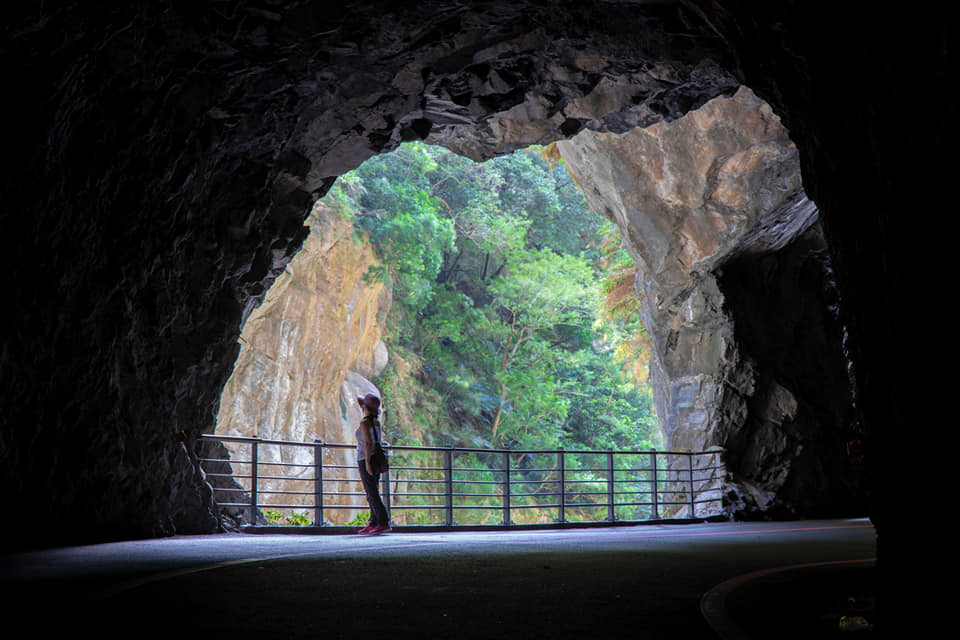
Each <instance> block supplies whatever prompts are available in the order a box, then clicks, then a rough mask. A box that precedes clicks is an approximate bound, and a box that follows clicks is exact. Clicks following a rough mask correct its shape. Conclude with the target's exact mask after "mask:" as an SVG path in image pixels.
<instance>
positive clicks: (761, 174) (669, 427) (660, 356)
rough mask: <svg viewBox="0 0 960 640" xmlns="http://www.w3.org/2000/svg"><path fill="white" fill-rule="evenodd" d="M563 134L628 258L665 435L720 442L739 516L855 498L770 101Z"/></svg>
mask: <svg viewBox="0 0 960 640" xmlns="http://www.w3.org/2000/svg"><path fill="white" fill-rule="evenodd" d="M558 146H559V148H560V150H561V153H562V154H563V156H564V158H565V160H566V162H567V166H568V168H570V170H571V172H572V173H573V174H574V175H575V176H576V178H577V181H578V182H579V184H580V185H581V187H582V188H583V190H584V194H585V196H586V198H587V200H588V202H589V203H590V205H591V207H592V208H593V209H594V210H595V211H597V212H598V213H601V214H603V215H605V216H606V217H608V218H609V219H611V220H612V221H614V222H616V223H617V224H618V226H619V227H620V229H621V231H622V233H623V237H624V239H625V245H626V247H627V249H628V251H629V252H630V254H631V255H632V256H633V257H634V260H635V261H636V263H637V266H638V275H637V283H636V284H637V289H638V294H639V295H640V297H641V300H642V309H643V320H644V326H645V327H646V329H647V331H648V332H649V334H650V336H651V337H652V342H653V345H654V352H653V353H652V354H651V356H652V357H651V361H650V379H651V386H652V387H653V389H654V397H655V402H656V407H657V414H658V417H659V419H660V422H661V426H662V428H663V430H664V434H665V436H666V440H667V446H668V448H670V449H681V450H695V451H700V450H707V449H711V448H714V447H722V448H724V449H726V450H727V452H728V453H727V455H726V456H725V458H726V464H727V473H728V476H727V478H726V481H725V482H726V487H727V490H728V500H729V501H730V503H731V504H730V507H729V508H730V509H732V510H733V511H734V512H735V513H736V514H737V515H738V516H741V517H751V516H754V517H755V516H756V515H757V514H763V515H764V516H765V517H771V516H776V515H780V516H789V515H794V514H797V513H804V514H807V515H814V514H822V515H824V514H828V513H842V512H844V511H846V510H851V509H853V510H856V509H857V508H863V504H864V503H863V496H862V493H861V491H862V485H863V482H864V478H863V474H862V470H861V469H857V468H853V467H849V466H847V465H845V464H844V462H843V461H844V460H845V459H846V452H845V451H844V447H843V443H845V442H846V441H847V440H849V439H850V438H851V437H852V434H853V433H854V429H855V426H856V425H852V424H850V420H851V412H850V407H852V405H853V397H852V383H851V381H850V380H849V378H847V377H846V371H847V361H846V359H845V357H844V355H843V351H842V344H841V338H842V332H841V326H840V323H839V319H838V318H837V313H836V308H835V307H836V305H835V295H836V292H835V288H834V283H833V282H832V272H831V269H830V265H829V259H828V257H827V253H826V245H825V242H824V240H823V236H822V233H821V232H820V227H819V224H818V222H817V209H816V207H815V206H814V204H813V203H812V202H811V201H810V200H809V199H808V198H807V197H806V195H805V193H804V191H803V186H802V184H801V178H800V167H799V158H798V156H797V151H796V148H795V146H794V145H793V143H792V142H791V141H790V139H789V137H788V135H787V131H786V129H785V128H784V127H783V126H782V125H781V124H780V121H779V118H777V117H776V116H775V115H774V114H773V113H772V111H771V109H770V107H769V106H768V105H767V104H765V103H764V102H763V101H762V100H760V99H759V98H757V97H756V96H755V95H754V94H753V93H752V92H751V91H750V90H749V89H746V88H741V89H740V90H739V91H738V92H737V93H736V95H734V96H732V97H730V98H725V97H718V98H715V99H713V100H711V101H710V102H708V103H707V104H706V105H704V106H703V107H700V108H699V109H697V110H695V111H692V112H690V113H689V114H687V115H686V116H684V117H683V118H679V119H677V120H674V121H672V122H669V123H659V124H656V125H653V126H650V127H647V128H645V129H635V130H632V131H630V132H628V133H625V134H621V135H617V134H605V133H593V132H584V133H581V134H579V135H577V136H576V137H574V138H573V139H571V140H566V141H561V142H559V143H558ZM761 324H762V325H763V327H761V326H760V325H761ZM800 477H802V478H804V480H803V482H802V483H800V482H798V480H797V478H800ZM831 479H832V480H831ZM831 482H834V483H837V484H835V486H834V490H833V492H832V493H831V495H830V498H829V499H826V500H825V499H824V496H823V493H822V492H823V490H824V488H825V487H826V486H827V485H828V484H830V483H831ZM840 486H842V488H843V490H842V491H840V490H838V489H839V487H840ZM858 505H859V507H858Z"/></svg>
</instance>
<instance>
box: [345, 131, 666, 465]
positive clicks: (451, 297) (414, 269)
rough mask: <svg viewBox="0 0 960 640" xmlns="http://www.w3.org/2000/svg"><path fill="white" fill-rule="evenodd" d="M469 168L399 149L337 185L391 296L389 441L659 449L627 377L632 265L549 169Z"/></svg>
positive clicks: (517, 156)
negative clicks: (399, 433) (397, 433)
mask: <svg viewBox="0 0 960 640" xmlns="http://www.w3.org/2000/svg"><path fill="white" fill-rule="evenodd" d="M547 151H548V152H544V149H540V148H531V149H526V150H523V151H518V152H515V153H513V154H510V155H507V156H503V157H500V158H495V159H493V160H489V161H487V162H484V163H474V162H471V161H470V160H468V159H466V158H463V157H460V156H457V155H456V154H453V153H451V152H449V151H447V150H445V149H442V148H439V147H431V146H427V145H424V144H422V143H407V144H404V145H401V146H400V147H399V148H398V149H397V150H396V151H394V152H392V153H389V154H384V155H380V156H377V157H375V158H371V159H370V160H368V161H367V162H365V163H364V164H363V165H362V166H361V167H359V168H358V169H356V170H355V171H353V172H350V173H349V174H346V175H345V176H341V177H340V178H339V179H338V181H337V183H336V184H335V185H334V188H333V189H332V190H331V192H330V194H328V196H327V199H328V200H329V201H331V202H332V203H333V204H334V205H335V206H337V207H338V208H339V209H340V210H341V211H344V212H345V215H350V216H353V219H354V224H355V228H356V229H357V232H358V233H362V234H366V235H367V236H368V237H369V239H370V241H371V242H373V244H374V246H375V248H376V250H377V252H378V254H379V255H380V257H381V259H382V262H383V264H384V265H385V267H384V268H383V269H382V270H380V271H373V272H371V273H370V274H368V276H369V277H372V278H383V279H385V280H386V281H387V282H388V283H389V284H390V286H391V287H392V288H393V290H394V299H395V304H394V305H393V307H392V309H391V311H390V315H389V318H388V327H389V340H388V346H389V348H390V352H391V366H390V367H388V369H387V370H386V371H385V372H384V374H383V376H382V379H379V380H377V381H376V382H377V383H378V384H379V385H380V386H381V388H382V389H383V390H384V393H385V394H387V395H388V398H387V402H388V403H389V405H390V406H391V407H394V408H397V409H398V412H397V411H395V412H394V413H393V414H391V422H392V424H393V426H392V429H394V430H396V429H397V428H398V427H399V428H404V430H405V434H404V439H406V440H407V441H408V442H410V443H413V442H420V443H422V444H466V445H469V446H490V447H524V448H555V447H561V446H562V447H564V448H568V449H578V448H582V449H591V448H604V449H606V448H625V447H629V448H648V447H650V446H655V445H658V444H659V442H660V436H659V432H658V429H657V427H656V421H655V418H654V416H653V412H652V406H651V404H652V403H651V399H650V391H649V389H648V388H647V387H646V385H645V383H644V381H643V380H642V379H641V377H640V376H639V375H637V374H638V372H639V371H640V370H641V369H642V366H640V364H642V362H643V361H644V350H645V348H644V343H643V329H642V326H641V325H640V324H639V316H638V314H637V313H636V309H637V300H636V297H635V294H632V297H631V294H630V293H629V292H626V293H625V291H626V290H625V288H624V282H625V278H626V277H627V276H625V273H629V269H630V260H629V258H628V257H627V256H626V254H625V252H623V250H622V249H621V248H620V243H619V236H618V235H617V230H616V227H615V226H614V225H612V224H611V223H609V222H608V221H606V220H603V219H602V218H600V217H599V216H596V215H595V214H593V213H592V212H590V210H589V208H588V207H587V205H586V202H585V201H584V199H583V196H582V194H581V193H580V190H579V187H578V186H577V185H576V183H575V182H574V181H573V179H572V177H571V176H570V174H569V173H568V172H567V171H566V170H565V168H564V167H563V166H562V161H559V162H557V161H556V156H555V154H551V153H549V150H547Z"/></svg>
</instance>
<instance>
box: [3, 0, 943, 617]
mask: <svg viewBox="0 0 960 640" xmlns="http://www.w3.org/2000/svg"><path fill="white" fill-rule="evenodd" d="M900 9H902V10H899V11H897V12H886V11H884V12H880V11H878V10H876V9H872V10H867V9H866V8H863V9H860V8H854V7H847V6H845V7H843V8H838V7H836V6H831V5H824V4H822V3H815V4H808V3H769V2H749V1H741V0H689V1H676V2H670V1H666V2H653V3H646V2H639V3H638V2H628V1H616V0H614V1H609V2H586V3H585V2H569V1H566V0H556V1H554V2H548V3H532V2H509V3H507V2H498V1H490V2H482V3H475V4H470V3H466V4H464V3H459V2H448V1H446V0H436V1H432V2H424V3H417V4H414V3H389V2H378V1H375V0H370V1H366V2H347V3H338V4H335V5H330V4H327V3H315V2H279V1H273V0H258V1H241V0H231V1H227V0H224V1H219V2H213V3H209V4H206V3H201V4H197V3H185V2H178V1H173V0H168V1H163V2H150V3H143V2H130V3H124V4H123V5H121V6H116V7H109V6H106V5H95V6H94V5H90V4H80V3H71V4H63V5H58V6H55V7H54V6H51V5H50V4H49V3H40V4H34V3H28V4H23V5H17V6H14V7H8V8H6V9H5V10H4V11H5V13H6V16H5V20H4V25H3V27H2V31H0V32H2V36H0V60H2V61H3V68H4V71H5V76H6V89H5V91H4V92H3V97H2V98H0V106H2V107H3V113H5V114H6V116H5V117H6V120H7V122H8V130H7V135H6V136H5V144H4V151H5V161H4V170H3V172H2V178H0V180H2V187H0V189H2V191H0V228H2V230H3V240H2V242H3V250H2V251H0V256H2V257H0V273H2V274H3V275H2V278H3V285H4V286H3V289H4V293H5V296H4V297H5V309H6V312H5V313H4V314H3V342H2V347H0V389H2V396H0V461H2V464H0V469H2V471H0V482H2V486H4V487H6V493H7V506H6V511H7V517H8V518H9V519H12V520H14V521H15V522H16V525H15V526H8V527H7V528H6V531H5V532H4V538H5V539H6V544H5V547H7V548H11V549H16V548H30V547H37V546H48V545H59V544H83V543H90V542H100V541H107V540H122V539H132V538H143V537H153V536H166V535H172V534H174V533H207V532H213V531H216V530H217V527H218V522H217V517H216V510H215V505H214V503H213V499H212V493H211V491H210V489H209V486H208V485H207V484H206V483H205V482H204V480H203V477H202V473H201V471H200V469H199V463H198V460H197V447H198V446H199V445H198V441H199V435H200V434H201V433H205V432H209V431H211V430H212V428H213V425H214V420H215V417H216V412H217V406H218V402H219V398H220V393H221V390H222V389H223V386H224V384H225V382H226V380H227V377H228V376H229V375H230V372H231V370H232V366H233V362H234V361H235V359H236V357H237V351H238V346H237V338H238V336H239V332H240V329H241V328H242V326H243V323H244V320H245V319H246V317H247V316H248V315H249V313H250V311H251V310H252V309H253V308H254V307H255V306H256V305H257V304H258V303H259V301H260V300H262V299H263V296H264V294H265V292H266V291H267V289H268V288H269V286H270V284H271V283H272V282H273V280H274V279H275V278H276V277H277V276H278V274H279V273H281V272H282V271H283V269H284V267H285V266H286V264H287V263H288V262H289V260H290V259H291V258H292V256H293V255H294V254H295V253H296V252H297V250H298V248H299V247H300V246H301V244H302V243H303V241H304V238H305V233H306V231H305V228H304V226H303V222H304V219H305V217H306V215H307V214H308V213H309V210H310V206H311V205H312V203H313V202H314V201H315V200H316V199H317V198H318V197H320V196H321V195H323V193H325V191H326V190H327V189H329V187H330V185H331V184H332V183H333V181H334V180H335V178H336V177H337V176H338V175H340V174H342V173H344V172H345V171H347V170H349V169H352V168H354V167H356V166H358V165H359V164H360V163H361V162H362V161H363V160H364V159H366V158H368V157H370V156H372V155H375V154H377V153H380V152H383V151H387V150H390V149H392V148H394V147H395V146H396V145H398V144H400V143H401V142H402V141H404V140H411V139H427V140H429V141H431V142H435V143H437V144H443V145H444V146H447V147H448V148H451V149H454V150H456V151H457V152H459V153H463V154H464V155H468V156H470V157H473V158H474V159H482V158H486V157H492V156H494V155H497V154H501V153H506V152H508V151H511V150H512V149H514V148H520V147H523V146H526V145H529V144H533V143H545V142H549V141H551V140H556V139H561V138H566V137H569V136H571V135H572V134H573V133H575V132H576V131H579V130H580V129H582V128H584V127H587V128H592V129H595V130H599V131H611V132H622V131H624V130H627V129H629V128H632V127H636V126H647V125H649V124H652V123H654V122H658V121H661V120H667V121H669V120H673V119H675V118H677V117H680V116H682V115H683V114H684V113H686V112H687V111H689V110H692V109H695V108H697V107H699V106H700V105H702V104H703V103H705V102H706V101H707V100H709V99H710V98H713V97H715V96H717V95H726V94H729V93H731V92H732V91H733V90H734V89H735V88H736V87H737V86H739V85H746V86H749V87H750V88H751V89H752V90H753V91H755V92H756V93H757V94H758V95H760V96H761V97H762V98H763V99H764V100H766V101H767V102H768V103H770V104H771V105H772V107H773V109H774V110H775V111H776V113H777V114H778V115H780V117H781V118H782V120H783V122H784V124H785V126H786V127H787V129H788V130H789V132H790V135H791V137H792V139H793V141H794V142H795V143H796V145H797V148H798V150H799V154H800V164H801V170H802V174H803V183H804V187H805V189H806V190H807V192H808V193H809V194H810V197H811V199H812V200H814V201H815V202H816V203H817V206H818V207H819V208H820V212H821V218H822V221H823V226H824V233H825V236H826V239H827V242H828V245H829V248H830V254H831V255H830V257H831V259H832V261H833V265H834V271H835V273H836V287H837V292H838V293H837V296H838V297H839V300H840V309H841V313H842V315H843V319H844V323H845V326H846V327H847V328H848V330H849V336H848V338H847V348H848V350H849V354H850V358H851V360H852V362H853V366H854V368H855V371H856V385H857V389H856V390H857V406H856V407H855V409H856V411H857V412H858V414H859V420H860V421H861V422H862V424H863V425H864V429H865V433H866V436H865V441H866V446H867V449H866V463H867V468H868V471H869V483H868V487H869V494H870V495H869V500H870V506H869V515H870V518H871V520H872V521H873V523H874V524H875V526H876V528H877V535H878V550H879V559H878V568H879V569H880V572H879V576H880V589H881V593H880V607H881V609H882V610H883V611H884V612H885V613H884V615H885V616H887V623H888V624H889V625H890V626H891V627H892V626H894V625H896V624H897V623H899V622H902V621H903V620H904V619H906V618H907V617H909V616H910V615H912V614H913V612H914V611H915V608H914V604H915V599H916V598H917V597H918V595H919V593H920V592H921V591H922V589H918V588H916V586H915V582H913V579H914V578H915V575H916V574H915V571H916V570H917V565H916V562H915V557H916V554H917V551H916V547H915V545H914V544H913V543H914V538H915V536H916V535H917V534H916V533H915V524H914V523H915V518H916V517H918V514H929V513H933V511H932V509H933V508H934V506H935V505H936V503H937V502H939V501H940V500H941V499H942V497H943V496H941V495H940V494H941V492H942V491H943V489H941V488H939V486H937V485H935V484H934V483H933V482H932V481H926V482H923V486H921V487H918V480H917V478H916V475H917V474H916V469H915V468H911V466H910V465H908V464H905V463H904V460H903V453H904V452H903V445H904V444H905V443H921V442H926V443H930V442H937V443H939V442H942V440H943V437H942V435H941V433H940V432H941V431H942V430H944V427H943V426H942V417H940V418H939V420H938V421H937V422H932V421H928V419H929V418H932V417H933V416H930V415H927V413H928V412H931V411H932V406H934V405H936V404H937V403H938V400H937V398H938V394H937V392H936V391H935V389H934V387H935V386H936V385H937V384H938V382H942V380H943V378H944V377H945V376H943V374H934V373H933V372H932V371H931V368H930V367H929V366H928V365H927V361H928V360H929V358H930V357H931V356H932V355H933V354H934V353H936V352H938V351H939V348H938V345H937V344H936V343H935V341H936V338H935V337H934V336H933V335H932V334H933V332H932V331H931V329H932V327H930V324H931V322H930V319H929V318H928V317H927V316H928V315H933V314H936V315H939V313H940V312H938V311H935V310H933V309H929V308H930V307H936V306H939V303H938V302H937V296H942V295H944V294H943V292H940V293H934V292H935V291H936V290H938V289H940V288H942V286H943V285H942V284H941V278H942V275H943V274H946V273H948V272H947V271H946V270H945V269H942V268H939V265H936V264H933V263H934V261H936V260H942V259H943V258H945V257H946V256H948V255H949V251H946V250H945V247H941V246H938V245H937V241H938V240H939V241H940V243H946V242H949V240H948V237H949V234H946V233H944V232H943V230H941V229H938V227H939V226H940V225H939V224H938V222H939V218H940V217H943V216H944V215H945V214H948V213H949V212H951V211H953V210H954V209H955V204H954V203H953V198H952V189H951V188H950V187H949V185H950V182H949V173H951V169H952V168H953V166H954V164H955V163H954V162H952V160H953V145H952V140H951V138H952V135H951V134H952V133H953V132H954V127H955V123H956V117H957V114H956V108H957V107H956V105H957V100H956V88H955V83H954V82H953V80H954V78H953V75H954V73H955V67H956V59H955V58H956V49H955V35H954V34H953V33H951V32H950V29H949V26H950V23H949V21H947V20H946V19H945V17H944V16H943V15H941V13H942V11H943V10H942V9H941V8H940V7H939V6H938V5H917V6H912V7H909V8H906V7H904V8H900ZM573 70H576V73H574V72H573ZM628 78H629V79H630V82H633V83H634V85H633V86H634V89H633V90H631V91H614V90H611V91H610V92H609V93H608V94H605V95H607V96H616V97H618V99H619V100H620V102H617V101H616V100H614V99H613V98H610V99H609V100H608V101H607V102H606V103H604V104H600V105H598V104H590V105H587V106H584V105H585V100H584V97H585V96H589V95H591V92H592V91H593V90H594V89H595V88H596V87H598V86H603V85H604V83H605V82H609V83H611V86H620V85H617V83H618V82H626V80H625V79H628ZM644 83H647V84H644ZM571 105H577V106H576V108H577V109H580V111H579V112H577V113H580V115H579V116H577V117H574V116H572V115H570V114H571V113H574V112H575V110H574V109H573V106H571ZM564 109H566V110H567V111H564ZM588 111H589V112H588ZM518 112H523V113H524V114H525V115H524V116H523V118H525V119H523V120H511V119H510V118H511V117H516V114H517V113H518ZM505 114H506V115H505ZM508 116H509V117H508ZM517 123H519V124H517ZM728 275H729V273H728ZM928 288H929V289H931V290H933V291H928V290H927V289H928ZM738 302H739V303H742V304H745V305H746V304H749V301H748V300H746V299H744V300H741V301H738ZM928 309H929V311H928ZM758 314H759V312H758ZM757 322H758V324H759V323H761V322H762V318H761V317H760V316H759V315H758V317H757ZM797 356H798V357H802V354H797ZM776 366H781V367H786V368H789V366H790V365H789V362H786V363H777V365H776ZM836 375H841V376H842V374H840V373H838V372H836V371H830V372H827V373H826V374H825V378H830V377H832V376H836ZM935 377H939V380H931V378H935ZM807 383H808V384H815V382H810V381H807ZM827 490H829V489H827ZM928 509H929V510H928ZM37 523H42V525H43V526H41V527H37V526H35V525H36V524H37Z"/></svg>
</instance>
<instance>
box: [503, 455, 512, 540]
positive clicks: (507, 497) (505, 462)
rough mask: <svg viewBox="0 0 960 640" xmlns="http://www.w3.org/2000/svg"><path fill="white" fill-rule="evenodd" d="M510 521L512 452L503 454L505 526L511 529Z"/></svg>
mask: <svg viewBox="0 0 960 640" xmlns="http://www.w3.org/2000/svg"><path fill="white" fill-rule="evenodd" d="M511 524H513V523H512V522H511V520H510V452H509V451H504V452H503V525H504V526H506V527H509V526H510V525H511Z"/></svg>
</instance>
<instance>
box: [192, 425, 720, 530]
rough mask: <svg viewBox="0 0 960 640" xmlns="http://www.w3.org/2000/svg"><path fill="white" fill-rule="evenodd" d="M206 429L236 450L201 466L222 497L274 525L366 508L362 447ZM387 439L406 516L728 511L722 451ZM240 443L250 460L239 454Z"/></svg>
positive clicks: (429, 520) (393, 510)
mask: <svg viewBox="0 0 960 640" xmlns="http://www.w3.org/2000/svg"><path fill="white" fill-rule="evenodd" d="M203 438H204V439H205V440H208V441H213V442H220V443H224V444H225V445H229V446H230V447H232V448H233V449H234V454H233V455H232V456H231V455H225V456H222V457H203V458H202V459H201V463H202V465H203V467H204V470H205V472H206V475H207V478H208V481H210V483H211V485H212V486H213V487H214V491H215V497H216V499H217V503H218V505H219V506H220V507H226V508H231V509H234V510H235V511H242V512H243V513H244V514H245V516H246V519H247V521H248V522H250V523H264V522H268V519H267V518H265V516H264V514H271V515H272V516H273V520H274V522H273V523H275V524H282V522H277V519H278V514H281V513H283V512H288V513H290V514H291V515H290V516H288V517H287V520H286V522H287V523H291V522H293V523H296V524H301V525H304V524H310V525H311V526H323V525H326V524H329V522H328V521H327V517H328V516H331V517H332V516H333V515H334V514H335V513H336V512H338V511H340V510H352V511H355V512H365V511H366V501H365V497H364V493H363V490H362V487H361V485H360V480H359V474H358V472H357V468H356V464H355V463H354V464H345V462H346V461H352V460H353V451H354V450H355V448H356V446H355V445H353V444H342V443H329V442H322V441H319V440H318V441H316V442H313V443H303V442H291V441H284V440H266V439H260V438H241V437H234V436H220V435H212V434H206V435H204V436H203ZM385 448H386V450H387V452H388V455H389V456H390V470H389V471H388V472H387V473H386V474H384V475H383V476H382V478H381V481H382V490H381V493H382V496H383V498H384V502H385V503H386V505H387V508H388V509H389V511H390V514H391V519H392V520H393V521H394V522H395V523H398V524H407V525H445V526H454V525H459V524H489V525H499V526H511V525H517V524H534V523H543V522H550V521H551V518H552V521H553V522H555V523H570V522H604V521H606V522H614V521H644V520H660V519H666V518H681V517H682V518H703V517H708V516H710V515H715V514H717V513H720V510H721V496H722V486H723V476H724V471H723V466H722V460H721V454H722V450H721V449H715V450H710V451H700V452H687V451H656V450H650V451H580V450H573V451H569V450H563V449H557V450H509V449H471V448H456V447H423V446H399V445H394V446H390V445H387V446H386V447H385ZM208 449H210V447H208ZM238 451H247V452H248V453H249V457H244V458H242V459H240V458H236V457H234V456H236V455H237V452H238ZM222 452H223V453H226V449H223V450H222ZM265 452H267V453H269V455H264V453H265ZM698 510H699V512H698ZM308 514H312V518H311V517H309V515H308ZM341 515H342V514H341ZM291 519H292V520H291Z"/></svg>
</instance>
